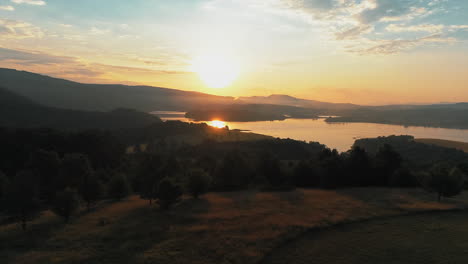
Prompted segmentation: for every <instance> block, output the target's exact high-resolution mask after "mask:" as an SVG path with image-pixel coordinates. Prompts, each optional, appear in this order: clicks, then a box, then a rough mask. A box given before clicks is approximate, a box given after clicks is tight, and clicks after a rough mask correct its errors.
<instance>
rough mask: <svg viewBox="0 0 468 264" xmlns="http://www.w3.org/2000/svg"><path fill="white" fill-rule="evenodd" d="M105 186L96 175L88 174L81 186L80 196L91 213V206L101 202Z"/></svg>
mask: <svg viewBox="0 0 468 264" xmlns="http://www.w3.org/2000/svg"><path fill="white" fill-rule="evenodd" d="M103 189H104V187H103V185H102V184H101V182H100V181H99V179H98V177H97V174H96V173H90V174H86V175H85V176H84V178H83V182H82V183H81V185H80V189H79V191H80V195H81V197H83V200H84V201H85V202H86V208H87V210H88V211H89V210H90V208H91V206H92V205H93V204H94V203H96V202H97V201H99V199H101V197H102V195H103Z"/></svg>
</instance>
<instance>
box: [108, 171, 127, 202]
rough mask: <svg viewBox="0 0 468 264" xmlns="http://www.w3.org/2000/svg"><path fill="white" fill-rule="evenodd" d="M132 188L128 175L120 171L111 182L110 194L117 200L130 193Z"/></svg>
mask: <svg viewBox="0 0 468 264" xmlns="http://www.w3.org/2000/svg"><path fill="white" fill-rule="evenodd" d="M130 192H131V188H130V184H129V183H128V179H127V177H126V176H125V175H124V174H122V173H118V174H117V175H114V177H113V178H112V179H111V180H110V182H109V196H110V197H111V198H113V199H116V200H121V199H123V198H125V197H127V196H128V195H130Z"/></svg>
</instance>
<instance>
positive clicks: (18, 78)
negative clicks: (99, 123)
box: [0, 68, 234, 112]
mask: <svg viewBox="0 0 468 264" xmlns="http://www.w3.org/2000/svg"><path fill="white" fill-rule="evenodd" d="M0 80H1V84H0V85H1V86H2V87H5V88H8V89H9V90H11V91H13V92H15V93H17V94H19V95H22V96H25V97H27V98H33V99H34V100H35V101H36V102H37V103H40V104H42V105H45V106H51V107H57V108H66V109H75V110H88V111H111V110H114V109H116V108H129V109H136V110H139V111H144V112H149V111H156V110H181V111H186V110H188V109H196V108H198V107H201V106H206V105H210V104H226V103H233V100H234V99H233V98H232V97H223V96H215V95H209V94H203V93H198V92H188V91H181V90H175V89H167V88H160V87H150V86H128V85H117V84H83V83H77V82H72V81H68V80H63V79H57V78H52V77H49V76H45V75H40V74H36V73H31V72H25V71H17V70H13V69H4V68H0Z"/></svg>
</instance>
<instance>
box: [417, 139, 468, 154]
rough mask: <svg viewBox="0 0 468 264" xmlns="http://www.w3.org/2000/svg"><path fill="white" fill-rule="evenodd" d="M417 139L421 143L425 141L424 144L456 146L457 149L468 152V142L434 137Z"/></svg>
mask: <svg viewBox="0 0 468 264" xmlns="http://www.w3.org/2000/svg"><path fill="white" fill-rule="evenodd" d="M416 141H417V142H420V143H424V144H429V145H436V146H440V147H446V148H455V149H459V150H463V151H464V152H468V143H466V142H460V141H451V140H443V139H433V138H418V139H416Z"/></svg>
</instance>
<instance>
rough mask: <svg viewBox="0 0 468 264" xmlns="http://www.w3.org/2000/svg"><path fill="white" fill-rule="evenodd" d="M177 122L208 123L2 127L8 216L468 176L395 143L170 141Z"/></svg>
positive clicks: (444, 182)
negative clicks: (408, 154)
mask: <svg viewBox="0 0 468 264" xmlns="http://www.w3.org/2000/svg"><path fill="white" fill-rule="evenodd" d="M180 126H190V127H192V128H191V129H192V130H193V131H199V132H200V133H203V131H205V130H206V129H208V128H207V127H206V126H204V125H196V124H191V125H188V124H185V125H181V124H179V123H170V124H169V125H168V127H167V128H165V129H167V130H166V131H165V132H164V131H159V133H156V132H157V129H155V130H154V132H155V134H156V135H154V134H144V135H139V136H137V134H132V135H131V136H128V137H120V136H116V135H115V134H113V133H110V132H105V131H85V132H60V131H56V130H49V129H33V130H28V129H21V130H11V129H0V144H1V146H2V148H1V149H0V171H1V172H0V205H1V208H0V211H1V213H0V216H2V217H1V219H2V221H20V222H22V223H23V228H26V223H27V221H28V220H30V219H32V218H34V217H35V216H37V215H38V214H39V213H40V212H41V211H43V210H46V209H51V210H52V211H53V212H55V213H56V214H57V215H59V216H61V217H63V218H64V220H65V221H68V220H69V219H70V217H72V216H73V215H74V214H75V213H77V212H78V210H80V208H87V210H91V209H92V208H93V206H94V205H96V204H98V203H99V201H101V200H104V199H113V200H119V199H123V198H125V197H126V196H128V195H129V194H131V193H136V194H138V195H140V196H141V197H142V198H143V199H147V200H148V202H149V204H153V201H155V202H157V203H158V204H159V206H160V207H161V208H163V209H168V208H170V207H171V206H172V205H173V204H175V203H177V202H178V201H179V200H180V199H181V196H182V195H183V194H184V193H186V194H189V195H191V196H193V197H195V198H197V197H198V196H200V195H202V194H203V193H205V192H208V191H234V190H242V189H247V188H255V189H260V190H265V191H281V190H291V189H293V188H296V187H300V188H326V189H334V188H343V187H368V186H383V187H417V186H419V187H423V188H425V189H426V190H428V191H431V192H436V193H437V194H438V197H443V196H452V195H455V194H458V193H459V192H460V191H461V190H462V189H463V188H464V183H465V175H466V174H468V165H467V163H466V160H460V162H459V163H457V164H454V163H453V162H452V163H450V162H449V161H450V160H446V161H444V160H443V159H439V162H438V163H437V164H436V165H434V164H431V166H425V167H421V166H419V165H418V166H415V165H414V163H412V162H409V161H408V160H407V159H406V158H405V157H404V156H402V155H401V154H400V153H399V152H397V151H396V150H395V148H394V147H393V146H392V145H391V144H383V145H381V146H380V147H379V148H378V149H377V150H376V151H372V152H371V151H369V152H368V151H366V150H365V149H364V148H363V147H360V146H357V145H356V146H354V147H353V148H352V149H351V150H349V151H348V152H344V153H338V152H337V151H336V150H330V149H328V148H326V147H325V146H324V145H321V144H319V143H313V142H310V143H306V142H301V141H296V140H290V139H271V140H259V141H241V142H216V141H213V140H205V141H204V142H202V143H200V144H184V143H181V142H176V141H168V140H166V138H167V136H169V135H170V136H171V137H172V138H173V136H174V135H173V134H172V133H174V131H178V129H179V128H180ZM158 127H160V126H158ZM160 128H161V127H160ZM169 132H170V133H169ZM134 133H136V132H135V131H134ZM145 133H147V132H145ZM122 138H125V141H127V140H130V139H131V138H134V139H138V140H137V141H136V142H134V143H135V144H137V143H138V144H139V143H140V140H141V139H143V138H146V139H147V140H148V141H147V144H146V147H145V148H136V150H135V151H133V152H128V151H126V148H127V145H126V144H122V143H121V142H122V140H123V139H122ZM421 155H422V156H424V155H423V154H421ZM442 157H447V156H442ZM433 165H434V166H433Z"/></svg>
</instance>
